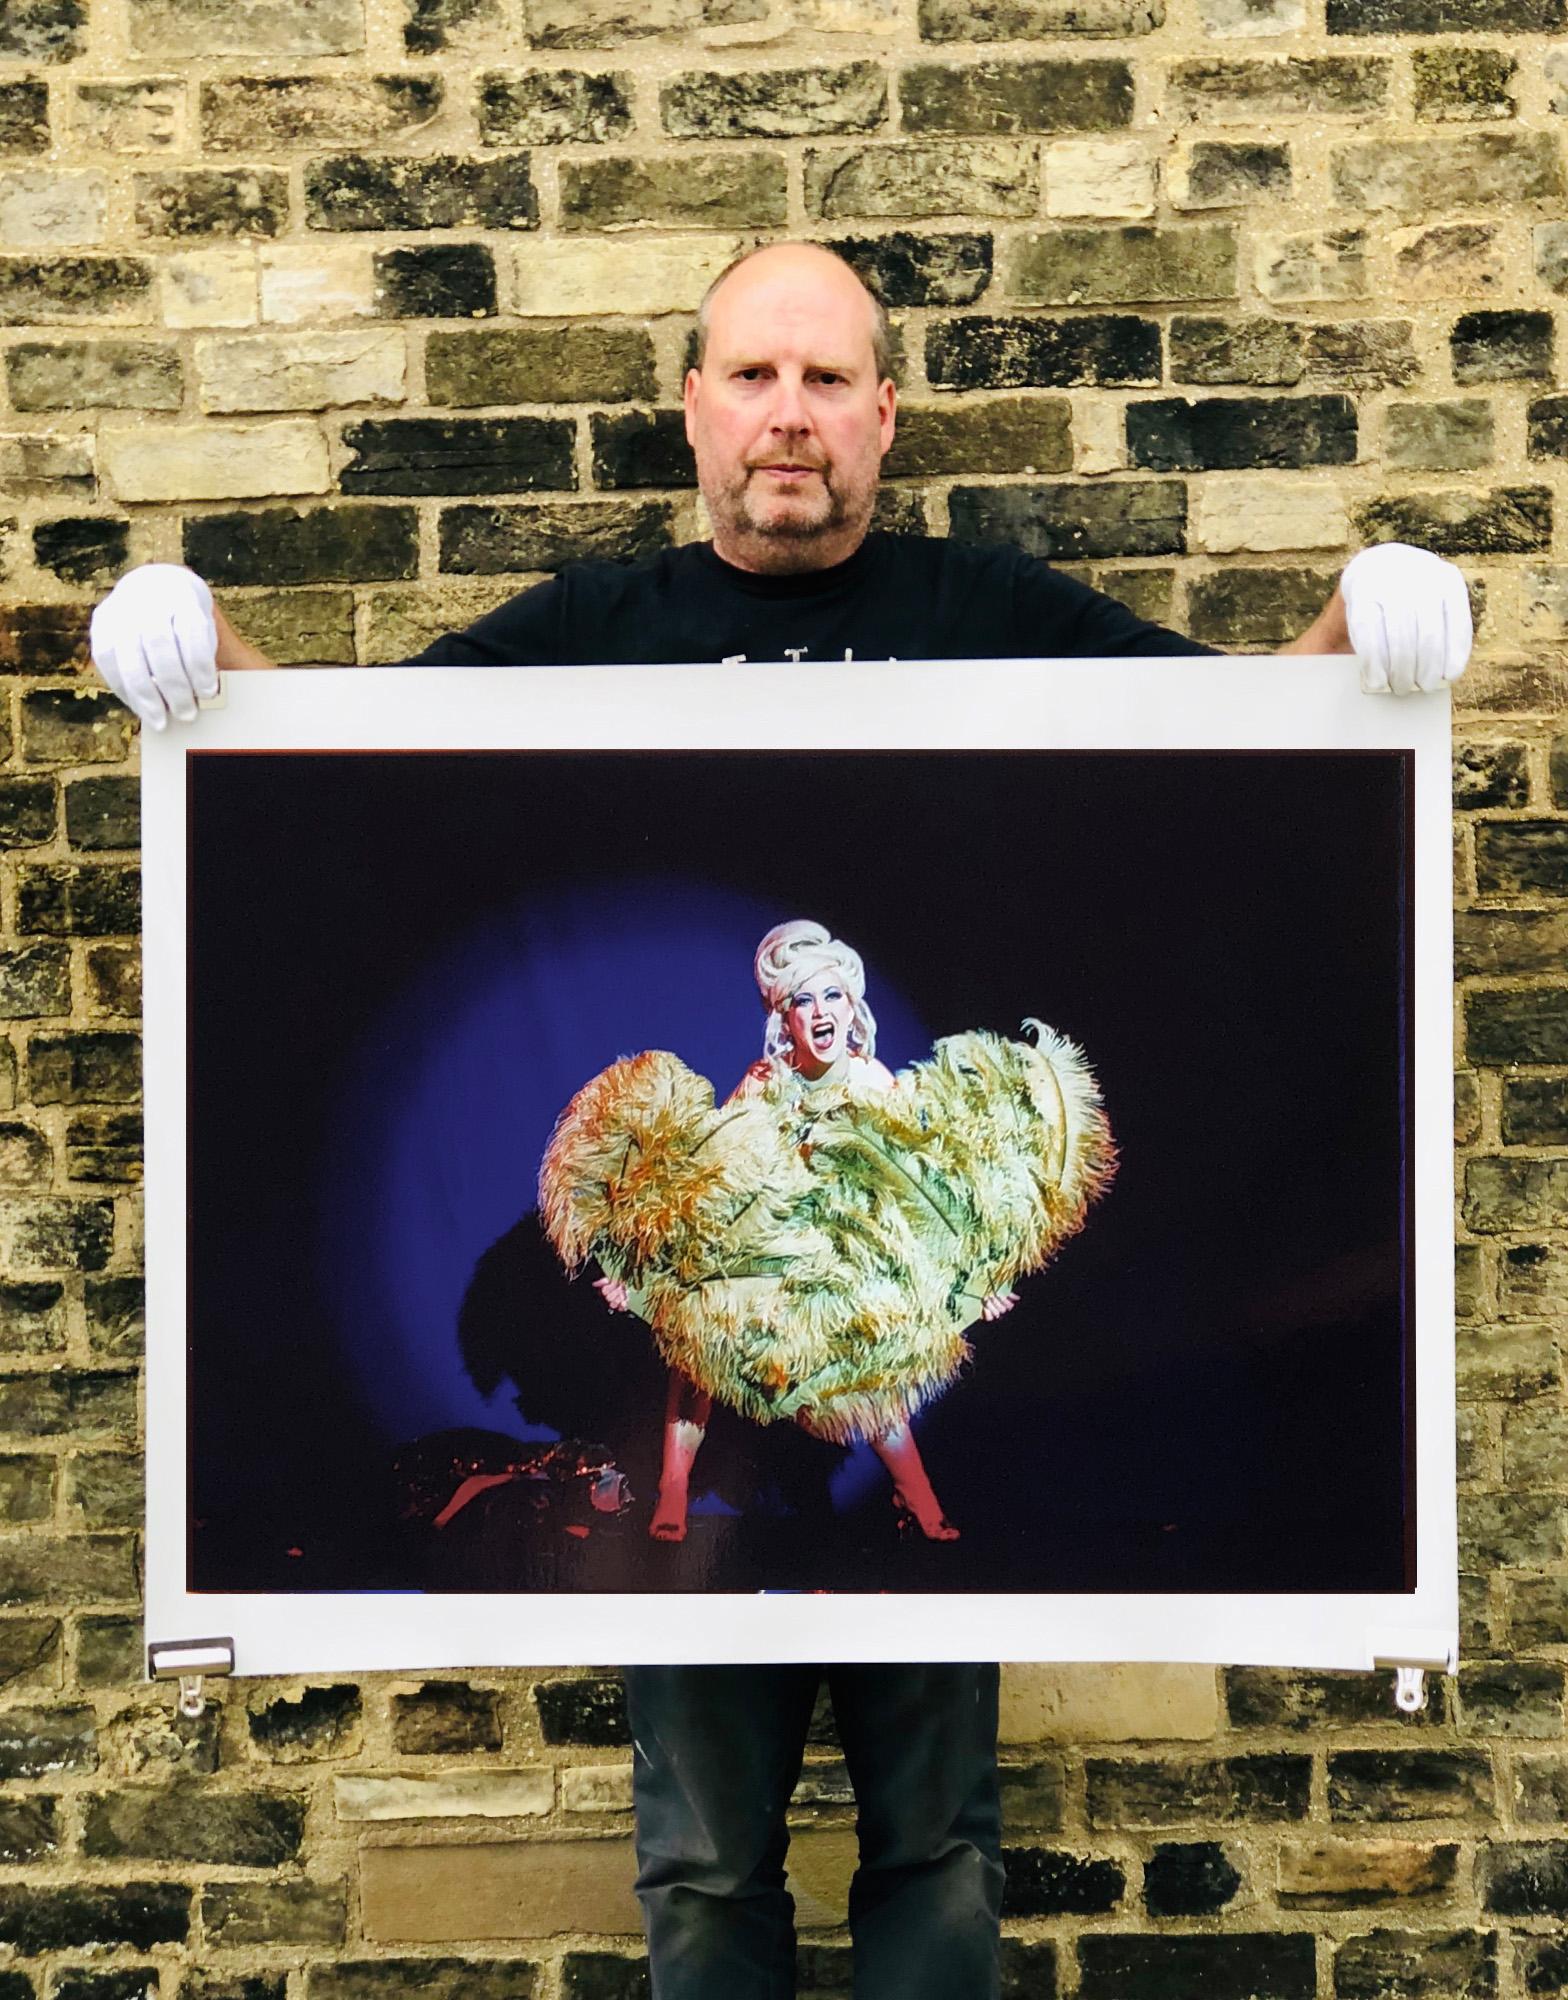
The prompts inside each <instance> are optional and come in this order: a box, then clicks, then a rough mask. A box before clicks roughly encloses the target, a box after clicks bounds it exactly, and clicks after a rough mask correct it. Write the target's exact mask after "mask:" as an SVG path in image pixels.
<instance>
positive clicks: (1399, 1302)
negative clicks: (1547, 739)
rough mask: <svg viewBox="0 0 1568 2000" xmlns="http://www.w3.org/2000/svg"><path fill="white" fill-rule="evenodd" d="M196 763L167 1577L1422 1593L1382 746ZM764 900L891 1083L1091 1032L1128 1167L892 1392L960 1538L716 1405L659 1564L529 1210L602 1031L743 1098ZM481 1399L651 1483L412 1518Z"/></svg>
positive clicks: (652, 1402) (593, 1356)
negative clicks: (865, 1005)
mask: <svg viewBox="0 0 1568 2000" xmlns="http://www.w3.org/2000/svg"><path fill="white" fill-rule="evenodd" d="M190 770H191V854H192V863H191V888H192V903H191V908H192V912H193V922H192V926H191V935H190V959H189V979H190V1004H191V1037H190V1061H191V1079H190V1080H191V1097H190V1104H191V1123H190V1189H191V1195H190V1243H191V1249H190V1277H191V1324H190V1327H189V1341H190V1347H189V1352H190V1392H191V1405H190V1413H191V1436H192V1447H191V1460H192V1462H191V1473H192V1495H193V1512H192V1518H193V1532H192V1538H191V1564H190V1574H191V1583H192V1587H193V1588H195V1589H269V1590H271V1589H292V1590H313V1589H332V1590H354V1589H410V1588H416V1589H417V1588H443V1589H447V1588H461V1589H505V1590H527V1589H530V1588H554V1587H562V1588H583V1589H594V1588H616V1589H690V1588H699V1587H711V1588H734V1589H755V1588H780V1589H789V1588H803V1589H811V1588H858V1589H878V1588H907V1589H915V1590H919V1589H926V1588H933V1589H944V1590H950V1589H960V1590H962V1589H986V1590H997V1589H1004V1590H1005V1589H1019V1590H1038V1591H1066V1590H1073V1591H1085V1590H1088V1591H1122V1590H1129V1591H1303V1590H1314V1591H1316V1590H1344V1591H1359V1590H1399V1589H1404V1588H1408V1587H1409V1586H1410V1585H1411V1583H1412V1582H1413V1577H1412V1576H1411V1575H1410V1574H1409V1571H1408V1567H1407V1563H1408V1557H1407V1549H1408V1545H1409V1542H1410V1535H1409V1533H1408V1530H1409V1527H1410V1525H1411V1524H1410V1523H1409V1522H1408V1521H1407V1495H1408V1491H1409V1477H1410V1474H1411V1470H1412V1468H1411V1467H1410V1466H1409V1465H1408V1464H1407V1439H1406V1416H1407V1411H1406V1373H1405V1371H1406V1366H1407V1363H1408V1359H1409V1334H1410V1300H1409V1298H1408V1283H1407V1271H1406V1259H1405V1251H1404V1247H1403V1230H1404V1205H1405V1193H1406V1171H1405V1167H1406V1162H1405V1130H1406V1104H1405V1094H1404V1093H1405V1084H1406V1077H1405V1035H1406V1020H1405V994H1406V974H1407V965H1406V946H1407V938H1406V922H1407V900H1406V894H1405V885H1406V864H1407V854H1406V842H1407V835H1406V815H1407V784H1408V767H1407V763H1406V759H1405V758H1404V756H1403V755H1402V754H1401V753H1389V754H1381V753H1378V754H1367V753H1360V754H1356V753H1327V752H1325V753H1310V754H1294V753H1292V754H1285V753H1278V754H1276V753H1272V752H1256V753H1244V754H1224V755H1221V754H1209V753H1202V754H1184V753H1140V754H1123V753H1096V754H1088V753H1066V752H1048V753H1047V752H1039V753H1037V752H1027V753H1025V752H1019V753H1011V754H1006V753H994V754H963V755H958V754H951V753H919V754H903V753H896V754H895V753H865V754H853V755H848V754H846V755H826V754H822V753H810V754H799V755H793V754H792V755H781V754H778V753H770V754H767V755H761V754H752V753H733V754H732V753H724V754H700V755H699V754H674V753H667V752H660V753H656V754H655V753H648V754H642V755H605V754H597V753H595V754H560V753H526V752H505V753H468V754H463V755H447V754H442V755H429V754H399V755H380V754H377V755H370V754H337V753H330V754H329V753H311V754H265V755H262V754H236V753H211V752H209V753H205V754H196V755H193V756H192V757H191V759H190ZM792 916H811V917H816V918H819V919H820V920H821V921H823V922H824V923H826V924H828V925H830V926H831V927H832V929H833V930H834V931H835V932H836V933H837V934H838V935H840V936H842V937H844V938H846V939H848V940H849V942H850V943H852V944H853V945H855V946H856V947H857V949H859V950H860V952H861V954H862V956H863V957H864V959H865V961H866V965H867V972H868V990H869V997H870V1000H871V1004H872V1006H873V1008H874V1010H875V1012H876V1014H877V1016H878V1020H879V1023H880V1025H881V1037H880V1041H879V1046H878V1053H879V1054H880V1055H881V1056H882V1057H883V1058H884V1059H885V1060H886V1061H887V1062H888V1063H889V1064H890V1065H891V1066H893V1067H895V1068H896V1067H898V1066H899V1065H900V1064H901V1063H906V1062H909V1061H911V1060H913V1059H915V1058H917V1057H919V1056H921V1055H923V1054H925V1053H926V1052H927V1050H928V1048H929V1045H930V1041H931V1040H932V1039H933V1038H934V1037H935V1036H938V1035H941V1034H944V1033H948V1032H951V1031H955V1030H959V1029H964V1028H970V1027H989V1028H994V1029H998V1030H1000V1031H1002V1032H1005V1033H1016V1032H1017V1030H1018V1026H1019V1023H1020V1020H1021V1019H1022V1017H1023V1016H1024V1015H1026V1014H1034V1015H1038V1016H1040V1017H1041V1018H1043V1019H1044V1020H1046V1021H1048V1022H1049V1023H1050V1024H1051V1025H1052V1026H1054V1027H1056V1028H1058V1029H1060V1030H1061V1031H1063V1032H1064V1033H1067V1034H1069V1035H1071V1036H1073V1037H1074V1038H1075V1039H1076V1040H1078V1041H1079V1042H1081V1043H1082V1044H1083V1046H1084V1047H1085V1048H1086V1050H1087V1052H1088V1055H1089V1057H1090V1060H1091V1062H1092V1063H1093V1064H1094V1066H1095V1069H1096V1071H1097V1073H1098V1075H1099V1077H1100V1081H1101V1084H1102V1087H1103V1089H1104V1092H1105V1097H1106V1102H1107V1106H1108V1109H1109V1113H1110V1117H1111V1122H1112V1126H1113V1129H1114V1131H1115V1134H1116V1138H1117V1143H1118V1146H1119V1149H1120V1153H1121V1168H1120V1172H1119V1174H1118V1177H1117V1179H1116V1182H1115V1184H1114V1186H1113V1187H1112V1189H1111V1191H1110V1193H1109V1195H1108V1196H1107V1197H1106V1198H1105V1199H1104V1200H1103V1201H1102V1202H1101V1203H1100V1204H1099V1206H1098V1208H1097V1209H1096V1210H1095V1211H1094V1212H1093V1213H1092V1214H1091V1217H1090V1220H1089V1223H1088V1226H1087V1227H1086V1229H1085V1231H1084V1232H1083V1234H1082V1235H1081V1236H1080V1237H1079V1238H1077V1239H1076V1240H1075V1241H1073V1242H1072V1243H1070V1244H1069V1245H1068V1246H1067V1247H1066V1248H1065V1250H1064V1251H1063V1253H1062V1254H1061V1256H1060V1258H1059V1259H1058V1261H1057V1263H1056V1264H1055V1265H1054V1266H1053V1267H1051V1268H1050V1269H1049V1270H1047V1271H1046V1272H1045V1273H1043V1274H1042V1275H1040V1276H1037V1277H1035V1278H1033V1279H1031V1280H1029V1281H1027V1283H1026V1285H1025V1286H1024V1288H1023V1289H1024V1296H1023V1303H1022V1304H1021V1305H1020V1306H1019V1307H1018V1309H1017V1310H1016V1311H1015V1312H1014V1313H1013V1314H1012V1315H1011V1316H1009V1317H1008V1318H1006V1319H1004V1320H1002V1321H1001V1322H999V1323H997V1324H995V1325H993V1326H989V1327H986V1326H980V1327H977V1328H975V1329H973V1330H972V1338H973V1339H974V1343H975V1348H976V1360H975V1363H974V1365H973V1367H972V1369H971V1370H970V1372H969V1374H968V1375H967V1376H966V1377H965V1378H964V1379H963V1380H961V1381H960V1382H959V1383H958V1384H957V1385H956V1387H955V1388H954V1389H953V1390H952V1391H951V1392H950V1393H949V1394H948V1395H947V1396H946V1397H945V1398H944V1399H943V1400H942V1401H941V1402H940V1403H939V1404H938V1405H936V1406H935V1407H934V1408H933V1409H931V1410H930V1411H929V1412H928V1413H926V1415H925V1416H924V1417H923V1419H922V1421H921V1426H920V1436H921V1440H922V1449H923V1451H924V1453H925V1455H926V1459H927V1462H928V1465H929V1467H930V1469H931V1473H932V1477H933V1482H934V1484H935V1486H936V1489H937V1491H938V1493H939V1494H940V1496H941V1498H942V1500H943V1503H944V1505H945V1507H946V1509H947V1512H948V1513H949V1515H950V1516H951V1517H952V1518H953V1519H954V1520H955V1521H956V1522H957V1523H958V1525H959V1526H960V1527H961V1529H962V1530H963V1534H962V1539H961V1540H960V1541H959V1542H957V1543H954V1544H952V1545H949V1546H946V1547H934V1546H928V1545H912V1544H910V1543H908V1542H904V1543H900V1542H899V1541H898V1540H897V1538H896V1536H895V1534H894V1531H893V1526H892V1515H891V1508H890V1505H889V1499H888V1490H887V1482H886V1479H885V1476H884V1475H883V1474H882V1473H881V1471H880V1468H879V1467H878V1466H877V1465H876V1464H875V1461H874V1460H873V1459H872V1458H871V1455H870V1454H869V1452H868V1451H866V1450H865V1449H864V1448H862V1449H860V1450H858V1451H856V1452H855V1453H852V1454H848V1455H846V1454H843V1453H841V1452H838V1451H836V1450H834V1449H832V1448H831V1447H828V1446H825V1445H822V1444H820V1443H817V1442H815V1441H814V1440H812V1439H809V1438H807V1437H805V1436H804V1435H803V1434H801V1433H799V1432H797V1431H794V1430H790V1429H785V1428H784V1427H780V1426H774V1427H772V1428H770V1429H766V1430H764V1429H761V1428H758V1427H754V1426H751V1425H747V1424H744V1423H742V1422H741V1421H740V1420H739V1419H735V1418H725V1419H724V1420H722V1421H716V1422H715V1425H714V1427H713V1430H712V1432H711V1433H710V1437H709V1440H708V1443H707V1444H706V1445H705V1447H704V1451H703V1455H702V1457H701V1458H700V1459H699V1461H698V1467H697V1474H696V1479H695V1489H707V1497H706V1499H705V1500H704V1501H702V1502H701V1503H700V1508H699V1511H698V1512H697V1514H696V1515H695V1517H694V1520H693V1523H692V1534H691V1537H690V1539H689V1540H688V1542H687V1543H686V1544H685V1545H684V1546H683V1547H680V1548H669V1547H664V1546H660V1545H655V1544H653V1543H651V1542H650V1541H649V1540H648V1538H647V1535H646V1524H647V1519H648V1513H649V1509H650V1507H651V1503H652V1499H653V1487H654V1472H655V1469H656V1463H657V1443H658V1431H659V1423H660V1417H661V1412H662V1399H663V1388H662V1381H663V1378H662V1371H661V1370H660V1369H659V1368H658V1366H657V1364H656V1362H655V1360H654V1358H653V1357H652V1353H651V1342H650V1340H649V1337H648V1335H647V1333H646V1330H645V1329H644V1328H643V1327H642V1325H641V1323H640V1322H638V1321H635V1320H632V1319H629V1318H628V1317H626V1316H624V1315H622V1316H612V1315H610V1314H609V1313H608V1312H607V1311H606V1310H605V1309H604V1308H603V1306H602V1305H601V1303H600V1301H599V1299H598V1297H597V1294H595V1293H594V1292H592V1290H591V1289H590V1288H589V1286H588V1284H587V1282H586V1280H583V1281H579V1282H578V1283H577V1284H575V1285H568V1284H567V1283H566V1282H565V1280H564V1278H563V1277H562V1276H561V1275H560V1274H559V1273H558V1271H557V1270H556V1269H555V1268H554V1267H553V1265H552V1263H551V1261H550V1257H549V1253H548V1252H547V1251H546V1250H544V1249H543V1247H542V1245H541V1244H540V1241H539V1239H538V1235H537V1230H536V1228H535V1227H534V1225H533V1222H532V1219H531V1211H532V1209H533V1206H534V1200H535V1194H534V1187H535V1179H536V1175H537V1170H538V1161H539V1155H540V1152H541V1150H542V1148H543V1145H544V1142H545V1139H546V1137H547V1136H548V1132H549V1128H550V1124H551V1122H552V1120H553V1118H554V1116H555V1114H556V1112H557V1111H558V1110H559V1109H560V1108H561V1106H562V1105H564V1103H565V1102H566V1100H567V1098H568V1097H569V1096H570V1095H571V1094H572V1092H573V1091H574V1090H575V1089H576V1088H577V1087H578V1086H579V1085H580V1084H581V1083H582V1082H584V1081H585V1080H586V1078H587V1077H588V1076H589V1075H591V1074H592V1073H593V1072H594V1071H596V1070H598V1069H600V1068H602V1067H603V1066H604V1065H605V1064H606V1063H608V1062H610V1061H611V1060H613V1059H614V1058H615V1057H616V1056H617V1055H621V1054H625V1053H629V1052H631V1051H633V1050H635V1049H637V1048H643V1047H667V1048H673V1049H674V1050H675V1051H676V1053H678V1054H679V1055H680V1056H682V1058H683V1059H684V1060H686V1061H687V1062H689V1063H690V1064H691V1065H692V1067H694V1068H696V1069H699V1070H701V1071H703V1072H704V1073H705V1074H707V1075H708V1076H710V1077H711V1078H713V1080H714V1082H715V1084H716V1086H717V1089H718V1091H719V1094H720V1095H721V1096H722V1095H723V1094H725V1093H726V1092H727V1091H728V1090H729V1088H730V1087H731V1085H732V1084H733V1083H734V1081H735V1080H736V1078H737V1077H738V1076H739V1074H740V1073H741V1071H742V1070H743V1069H744V1067H745V1066H746V1064H747V1063H748V1062H750V1061H751V1060H752V1059H753V1058H754V1057H755V1056H756V1055H757V1054H758V1053H759V1052H760V1034H761V1012H760V1007H759V1003H758V1001H757V996H756V991H755V988H754V986H753V984H752V981H751V975H750V964H751V953H752V949H753V947H754V945H755V943H756V940H757V938H758V937H759V936H760V935H761V933H762V932H763V931H764V930H765V929H767V928H768V927H769V926H770V925H772V924H773V923H776V922H778V921H780V920H781V919H783V918H785V917H792ZM456 1430H463V1431H474V1430H481V1431H489V1432H492V1433H496V1434H499V1437H500V1443H499V1445H498V1446H497V1447H496V1448H499V1449H502V1450H503V1455H504V1450H505V1449H506V1448H507V1446H506V1440H507V1439H510V1440H511V1441H512V1444H511V1446H510V1449H511V1450H512V1452H513V1455H514V1456H515V1455H516V1454H517V1453H518V1452H519V1451H521V1450H522V1449H523V1448H524V1447H526V1446H527V1445H528V1443H529V1442H530V1441H539V1440H542V1439H547V1438H549V1437H552V1436H555V1435H557V1434H564V1435H566V1436H567V1437H569V1438H573V1439H580V1440H590V1441H592V1442H594V1443H596V1444H599V1445H601V1446H603V1447H605V1448H606V1450H607V1451H608V1452H609V1453H610V1454H612V1455H613V1456H614V1458H615V1461H616V1463H617V1464H618V1465H619V1466H620V1467H621V1468H622V1469H623V1470H625V1472H626V1473H627V1475H628V1478H629V1480H630V1484H631V1487H632V1490H633V1491H634V1493H635V1495H636V1500H635V1504H634V1505H633V1507H632V1508H631V1509H630V1511H629V1512H627V1513H626V1514H625V1515H624V1516H622V1517H621V1518H619V1519H614V1518H611V1517H609V1516H606V1515H602V1514H596V1513H592V1512H589V1513H587V1514H585V1513H584V1512H583V1511H582V1509H581V1508H580V1507H579V1506H577V1504H576V1503H577V1500H578V1499H580V1493H577V1492H575V1490H570V1491H569V1490H568V1488H567V1487H565V1486H563V1487H559V1488H554V1487H550V1486H548V1485H546V1484H542V1483H541V1482H539V1481H537V1480H535V1481H511V1482H508V1483H506V1484H502V1485H497V1486H495V1487H493V1488H491V1489H489V1490H487V1491H486V1492H485V1493H483V1494H482V1495H480V1496H479V1497H478V1498H476V1499H475V1500H473V1501H472V1502H471V1503H470V1504H469V1505H468V1506H466V1507H465V1508H464V1509H463V1510H462V1511H461V1512H460V1513H459V1514H458V1515H457V1516H456V1517H455V1518H454V1519H453V1520H452V1521H451V1522H450V1524H449V1525H447V1526H446V1527H444V1528H441V1529H439V1530H437V1529H434V1528H432V1527H430V1526H429V1524H428V1514H429V1508H428V1506H427V1508H426V1519H425V1520H424V1521H420V1520H418V1519H405V1518H401V1517H400V1508H402V1507H404V1506H405V1505H406V1504H407V1500H408V1493H407V1482H406V1481H400V1480H399V1478H398V1477H396V1476H394V1472H393V1461H394V1457H395V1455H396V1454H397V1452H398V1450H399V1448H400V1447H406V1446H407V1445H408V1444H409V1443H410V1442H411V1441H413V1440H416V1439H420V1438H424V1439H427V1440H428V1439H430V1438H431V1437H432V1435H434V1434H445V1433H449V1432H453V1431H456ZM463 1442H464V1443H465V1445H473V1444H474V1440H473V1439H471V1438H470V1439H466V1440H464V1441H463ZM447 1443H450V1440H447V1442H446V1443H440V1442H438V1443H437V1444H436V1445H434V1446H431V1445H428V1444H427V1446H426V1459H427V1467H428V1463H429V1462H430V1461H431V1459H432V1455H433V1460H434V1462H435V1463H436V1464H437V1465H439V1464H441V1463H443V1462H444V1459H443V1453H444V1452H445V1451H446V1449H447ZM405 1464H406V1459H405ZM574 1507H575V1508H576V1511H574ZM585 1526H586V1528H587V1530H588V1532H587V1533H586V1534H585V1533H582V1532H580V1531H581V1529H582V1528H583V1527H585ZM574 1530H575V1532H574Z"/></svg>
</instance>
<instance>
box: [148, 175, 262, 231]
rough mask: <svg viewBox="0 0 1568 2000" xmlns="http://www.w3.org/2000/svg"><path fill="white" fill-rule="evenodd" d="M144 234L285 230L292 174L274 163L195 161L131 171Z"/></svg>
mask: <svg viewBox="0 0 1568 2000" xmlns="http://www.w3.org/2000/svg"><path fill="white" fill-rule="evenodd" d="M132 185H133V188H134V193H135V203H136V227H137V229H138V230H139V231H140V233H141V234H142V235H144V236H174V237H189V236H281V235H282V234H283V232H284V231H285V230H286V229H287V228H288V226H289V181H288V175H287V174H285V173H281V172H279V171H278V170H277V169H276V168H272V167H190V168H185V169H182V170H179V171H170V172H166V173H146V174H136V175H133V177H132Z"/></svg>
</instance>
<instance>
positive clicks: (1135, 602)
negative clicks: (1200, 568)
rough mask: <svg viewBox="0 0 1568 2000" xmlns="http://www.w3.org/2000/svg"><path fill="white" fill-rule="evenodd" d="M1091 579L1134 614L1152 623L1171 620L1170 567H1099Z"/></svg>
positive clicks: (1172, 587) (1172, 581) (1173, 574)
mask: <svg viewBox="0 0 1568 2000" xmlns="http://www.w3.org/2000/svg"><path fill="white" fill-rule="evenodd" d="M1093 581H1094V584H1095V587H1096V588H1097V589H1099V590H1103V591H1104V592H1105V594H1106V596H1107V597H1114V598H1115V599H1116V601H1117V603H1118V604H1125V605H1126V607H1127V609H1128V610H1129V611H1130V612H1132V614H1133V615H1134V617H1137V618H1147V619H1149V620H1150V621H1151V623H1153V624H1155V625H1170V624H1171V623H1172V618H1173V613H1172V608H1171V607H1172V600H1173V596H1174V590H1175V583H1176V572H1175V571H1174V570H1173V569H1102V570H1100V571H1099V572H1098V574H1097V575H1096V576H1095V577H1094V579H1093Z"/></svg>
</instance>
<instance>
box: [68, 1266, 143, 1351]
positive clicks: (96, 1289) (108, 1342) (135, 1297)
mask: <svg viewBox="0 0 1568 2000" xmlns="http://www.w3.org/2000/svg"><path fill="white" fill-rule="evenodd" d="M83 1300H84V1303H85V1305H86V1309H87V1339H88V1344H89V1345H90V1347H91V1348H92V1350H93V1352H94V1354H105V1355H137V1354H140V1353H141V1351H142V1344H143V1337H144V1334H145V1325H144V1311H143V1298H142V1281H141V1279H140V1278H89V1279H88V1280H87V1285H86V1288H85V1290H84V1292H83Z"/></svg>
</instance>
